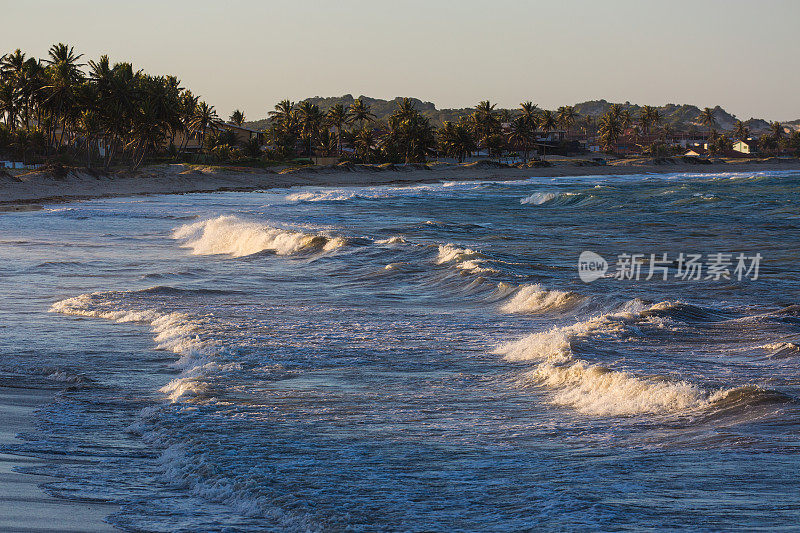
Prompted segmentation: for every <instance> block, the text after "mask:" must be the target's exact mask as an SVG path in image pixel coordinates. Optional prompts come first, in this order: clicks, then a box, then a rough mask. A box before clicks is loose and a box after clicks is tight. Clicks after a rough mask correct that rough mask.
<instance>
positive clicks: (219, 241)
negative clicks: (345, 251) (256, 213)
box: [172, 216, 345, 257]
mask: <svg viewBox="0 0 800 533" xmlns="http://www.w3.org/2000/svg"><path fill="white" fill-rule="evenodd" d="M172 237H173V238H174V239H177V240H183V241H184V242H183V244H182V247H184V248H191V249H192V253H193V254H194V255H220V254H225V255H230V256H232V257H245V256H248V255H253V254H257V253H260V252H274V253H275V254H277V255H292V254H296V253H298V252H301V251H306V250H311V249H317V250H323V251H332V250H336V249H338V248H341V247H342V246H344V245H345V240H344V239H343V238H341V237H330V236H327V235H321V234H309V233H303V232H302V231H296V230H287V229H280V228H275V227H272V226H267V225H265V224H258V223H255V222H246V221H244V220H241V219H239V218H238V217H235V216H220V217H217V218H212V219H208V220H203V221H200V222H195V223H194V224H186V225H184V226H181V227H179V228H177V229H175V230H174V231H173V234H172Z"/></svg>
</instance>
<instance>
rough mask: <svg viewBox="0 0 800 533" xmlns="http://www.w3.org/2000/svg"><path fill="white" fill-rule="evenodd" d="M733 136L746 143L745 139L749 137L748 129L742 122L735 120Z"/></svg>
mask: <svg viewBox="0 0 800 533" xmlns="http://www.w3.org/2000/svg"><path fill="white" fill-rule="evenodd" d="M733 135H734V138H736V139H738V140H740V141H746V140H747V137H749V136H750V129H749V128H748V127H747V126H746V125H745V123H744V122H742V121H741V120H737V121H736V125H735V126H734V127H733Z"/></svg>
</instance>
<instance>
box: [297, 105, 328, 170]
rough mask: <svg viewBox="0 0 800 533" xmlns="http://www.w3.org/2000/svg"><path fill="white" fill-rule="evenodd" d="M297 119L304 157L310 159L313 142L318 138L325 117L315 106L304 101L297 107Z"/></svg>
mask: <svg viewBox="0 0 800 533" xmlns="http://www.w3.org/2000/svg"><path fill="white" fill-rule="evenodd" d="M297 118H298V125H299V126H300V137H301V138H302V139H303V142H304V143H305V145H306V155H307V156H308V157H309V158H310V157H311V156H312V155H313V151H314V141H315V139H317V138H318V137H319V129H320V127H321V126H322V121H323V119H324V118H325V115H323V114H322V111H320V109H319V106H318V105H317V104H312V103H311V102H309V101H308V100H304V101H302V102H300V103H299V104H298V106H297Z"/></svg>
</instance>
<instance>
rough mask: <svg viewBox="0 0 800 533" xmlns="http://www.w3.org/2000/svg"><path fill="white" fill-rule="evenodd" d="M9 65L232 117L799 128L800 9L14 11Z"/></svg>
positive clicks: (113, 0) (10, 12)
mask: <svg viewBox="0 0 800 533" xmlns="http://www.w3.org/2000/svg"><path fill="white" fill-rule="evenodd" d="M0 4H2V13H3V21H2V23H0V27H1V28H2V29H0V50H3V51H10V50H12V49H14V48H17V47H19V48H22V49H23V50H25V51H27V52H29V53H33V54H34V55H37V56H44V55H45V54H46V52H47V49H48V48H49V46H50V45H51V44H52V43H54V42H59V41H62V42H66V43H69V44H71V45H74V46H75V48H76V49H77V50H78V51H80V52H83V53H85V54H86V56H85V57H86V59H93V58H96V57H97V56H99V55H100V54H101V53H107V54H108V55H109V56H110V57H111V59H112V60H126V61H127V60H129V61H131V62H133V64H134V67H136V68H143V69H144V70H146V71H148V72H150V73H153V74H175V75H177V76H178V77H179V78H180V79H181V80H182V82H183V85H184V86H185V87H188V88H190V89H192V91H193V92H195V94H200V95H202V97H203V99H204V100H206V101H207V102H209V103H210V104H212V105H214V106H215V107H216V108H217V110H218V111H219V113H220V115H221V116H224V117H227V116H228V115H229V114H230V112H231V111H232V110H233V109H234V108H236V107H239V108H241V109H242V110H243V111H244V112H245V114H246V115H247V117H248V119H256V118H262V117H264V116H266V112H267V110H268V109H271V108H272V106H273V105H274V104H275V102H276V101H278V100H280V99H282V98H291V99H293V100H298V99H302V98H305V97H308V96H316V95H319V96H334V95H342V94H346V93H352V94H353V95H354V96H358V95H360V94H364V95H368V96H373V97H376V98H392V97H394V96H415V97H417V98H420V99H422V100H429V101H432V102H434V103H435V104H436V105H437V107H439V108H444V107H467V106H473V105H475V103H476V102H477V101H479V100H484V99H491V100H492V101H493V102H498V103H499V104H500V105H501V106H504V107H515V106H517V105H518V104H519V102H520V101H522V100H533V101H534V102H536V103H538V104H539V105H540V106H543V107H547V108H554V107H557V106H559V105H565V104H573V103H576V102H580V101H584V100H590V99H599V98H605V99H607V100H610V101H618V102H625V101H630V102H632V103H639V104H646V103H647V104H658V105H661V104H665V103H691V104H696V105H699V106H701V107H703V106H713V105H717V104H719V105H721V106H723V107H724V108H726V109H727V110H728V111H729V112H731V113H734V114H736V115H737V116H738V117H739V118H742V119H747V118H750V117H751V116H756V117H762V118H766V119H770V120H790V119H796V118H800V91H799V90H798V87H800V35H798V23H800V0H759V1H755V0H692V1H682V0H662V1H650V0H638V1H634V0H604V1H598V0H591V1H581V0H573V1H570V0H548V1H527V2H526V1H521V0H517V1H511V0H493V1H486V0H484V1H478V0H460V1H445V0H425V1H418V0H410V1H404V2H399V1H394V2H390V1H382V0H373V1H363V0H335V1H325V2H316V1H313V2H312V1H303V0H286V1H282V2H276V1H272V0H227V1H224V0H195V1H192V2H189V1H184V0H159V1H154V0H125V1H120V0H105V1H102V2H100V1H95V2H90V1H84V0H71V1H69V2H66V1H64V0H52V1H36V0H24V1H22V2H19V1H13V2H12V1H11V0H0Z"/></svg>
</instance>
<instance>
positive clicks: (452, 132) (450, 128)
mask: <svg viewBox="0 0 800 533" xmlns="http://www.w3.org/2000/svg"><path fill="white" fill-rule="evenodd" d="M438 137H439V146H440V148H441V150H442V152H444V153H445V154H446V155H447V156H449V157H454V158H456V159H458V162H459V163H463V162H464V158H465V157H467V156H469V154H471V153H472V152H473V151H475V150H476V149H477V143H476V142H475V136H474V135H473V130H472V127H471V125H470V124H469V123H467V122H465V121H463V120H461V121H459V122H458V123H455V124H454V123H452V122H445V123H444V125H443V126H442V127H441V128H439V131H438Z"/></svg>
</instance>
